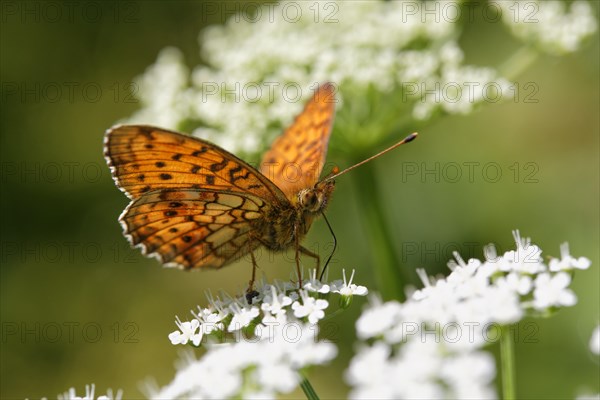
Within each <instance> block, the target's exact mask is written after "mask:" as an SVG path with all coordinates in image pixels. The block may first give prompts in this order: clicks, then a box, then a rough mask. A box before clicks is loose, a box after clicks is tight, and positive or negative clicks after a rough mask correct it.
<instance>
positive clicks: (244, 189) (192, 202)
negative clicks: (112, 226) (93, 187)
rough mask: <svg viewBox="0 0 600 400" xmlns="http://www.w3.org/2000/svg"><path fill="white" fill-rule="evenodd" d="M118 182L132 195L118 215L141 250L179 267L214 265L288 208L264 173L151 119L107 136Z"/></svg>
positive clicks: (242, 250)
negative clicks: (277, 212) (274, 213)
mask: <svg viewBox="0 0 600 400" xmlns="http://www.w3.org/2000/svg"><path fill="white" fill-rule="evenodd" d="M105 156H106V159H107V162H108V165H109V166H110V169H111V172H112V174H113V177H114V179H115V181H116V183H117V186H118V187H119V188H120V189H121V190H122V191H124V192H125V194H127V196H129V197H130V198H131V199H132V202H131V203H130V204H129V206H128V207H127V208H126V209H125V211H124V212H123V214H122V215H121V217H120V218H119V220H120V221H121V223H122V225H123V228H124V231H125V232H124V233H125V236H126V237H127V238H128V239H129V241H130V242H131V243H132V244H133V245H134V246H140V247H142V250H143V252H144V254H148V255H153V256H156V257H158V258H159V259H160V261H161V262H162V263H164V264H167V265H176V266H179V267H183V268H206V267H208V268H219V267H221V266H224V265H226V264H228V263H229V262H231V261H233V260H234V259H235V258H237V257H241V256H243V255H244V254H246V253H248V252H249V251H251V250H253V249H255V248H256V247H258V246H259V245H260V242H259V241H258V240H253V239H257V238H256V237H254V236H253V234H255V233H256V232H255V230H256V228H255V226H257V224H260V223H261V219H263V220H264V219H265V218H266V215H268V213H269V210H270V209H271V207H275V206H276V207H284V208H285V207H291V205H290V204H289V201H288V200H287V198H286V197H285V195H284V194H283V193H282V192H281V190H279V188H277V187H276V186H275V185H274V184H273V183H272V182H271V181H269V179H267V178H266V177H265V176H263V175H262V174H261V173H260V172H258V171H257V170H256V169H254V168H253V167H251V166H250V165H248V164H247V163H245V162H244V161H242V160H240V159H239V158H237V157H236V156H234V155H233V154H231V153H229V152H227V151H225V150H223V149H221V148H220V147H218V146H215V145H214V144H212V143H210V142H206V141H203V140H200V139H196V138H193V137H189V136H185V135H182V134H179V133H176V132H171V131H167V130H164V129H160V128H155V127H150V126H138V125H131V126H117V127H114V128H112V129H110V130H109V131H108V132H107V134H106V139H105Z"/></svg>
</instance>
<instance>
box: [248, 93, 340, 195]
mask: <svg viewBox="0 0 600 400" xmlns="http://www.w3.org/2000/svg"><path fill="white" fill-rule="evenodd" d="M335 102H336V100H335V87H334V86H333V85H332V84H331V83H326V84H324V85H321V87H320V88H319V90H317V91H316V93H315V94H314V96H313V97H312V99H311V100H310V101H309V102H308V103H307V104H306V106H305V107H304V111H302V113H301V114H300V115H298V116H297V117H296V119H295V120H294V122H293V124H292V125H291V126H290V127H289V128H288V129H287V130H286V131H285V132H284V133H283V134H282V135H281V136H279V137H278V138H277V139H276V140H275V141H274V142H273V145H272V146H271V148H270V149H269V151H267V153H265V155H264V156H263V159H262V162H261V166H260V171H261V172H262V173H263V175H265V176H267V177H268V178H269V179H270V180H271V181H273V182H274V183H275V184H276V185H277V186H278V187H279V188H280V189H281V190H282V191H283V192H284V193H285V195H286V196H287V198H288V199H290V200H291V201H295V196H296V195H297V193H298V192H299V191H300V190H302V189H306V188H310V187H313V186H314V185H315V184H316V183H317V182H318V180H319V175H320V174H321V171H322V170H323V165H324V164H325V158H326V156H327V145H328V143H329V135H330V134H331V127H332V125H333V118H334V114H335Z"/></svg>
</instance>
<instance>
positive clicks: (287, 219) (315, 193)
mask: <svg viewBox="0 0 600 400" xmlns="http://www.w3.org/2000/svg"><path fill="white" fill-rule="evenodd" d="M334 187H335V183H334V182H332V181H327V182H319V183H317V184H316V185H315V187H313V188H308V189H302V190H300V191H299V192H298V194H297V195H296V196H295V197H294V198H292V199H290V203H289V206H291V207H289V206H288V207H274V208H273V209H272V210H271V211H270V213H269V215H268V216H267V217H266V218H265V219H264V220H263V221H264V223H263V224H262V226H261V227H260V228H259V229H258V230H259V231H260V232H261V233H262V235H261V242H262V244H263V245H265V246H266V247H267V248H269V249H270V250H274V251H279V250H285V249H287V248H289V247H293V246H294V244H295V243H296V242H301V241H302V239H303V238H304V236H305V235H306V233H307V232H308V230H309V229H310V226H311V225H312V223H313V221H314V219H315V217H317V216H318V215H319V214H320V213H321V212H323V211H324V210H325V208H326V207H327V204H328V201H329V198H330V197H331V194H332V192H333V189H334Z"/></svg>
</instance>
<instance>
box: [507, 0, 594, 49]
mask: <svg viewBox="0 0 600 400" xmlns="http://www.w3.org/2000/svg"><path fill="white" fill-rule="evenodd" d="M495 3H496V2H495ZM497 4H498V5H499V6H500V7H501V10H502V19H503V21H504V22H505V23H506V24H507V25H508V26H509V27H510V29H511V31H512V32H513V34H515V36H517V37H519V38H521V39H522V40H524V41H527V42H529V43H531V44H533V45H535V46H537V47H538V48H539V49H540V50H542V51H545V52H548V53H550V54H556V55H560V54H565V53H571V52H574V51H576V50H578V49H579V47H580V45H581V42H583V40H584V39H586V38H588V37H590V36H591V35H592V34H593V33H594V32H596V29H597V27H598V23H597V21H596V19H595V18H594V15H593V10H592V7H591V6H590V4H589V3H588V2H586V1H575V2H573V3H572V4H571V5H570V9H569V10H568V11H567V5H566V4H565V3H564V2H562V1H554V0H552V1H540V0H519V1H515V0H501V1H498V2H497Z"/></svg>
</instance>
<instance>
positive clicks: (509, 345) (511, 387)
mask: <svg viewBox="0 0 600 400" xmlns="http://www.w3.org/2000/svg"><path fill="white" fill-rule="evenodd" d="M501 329H502V337H501V342H500V363H501V368H502V397H503V398H504V399H505V400H514V399H516V392H515V349H514V337H513V330H512V328H511V326H509V325H505V326H503V327H502V328H501Z"/></svg>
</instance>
